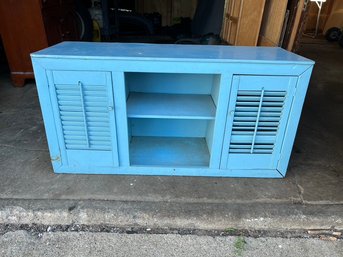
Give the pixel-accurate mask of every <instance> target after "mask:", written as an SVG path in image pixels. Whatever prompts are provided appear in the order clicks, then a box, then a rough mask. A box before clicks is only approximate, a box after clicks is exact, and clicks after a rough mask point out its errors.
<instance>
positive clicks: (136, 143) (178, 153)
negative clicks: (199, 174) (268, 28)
mask: <svg viewBox="0 0 343 257" xmlns="http://www.w3.org/2000/svg"><path fill="white" fill-rule="evenodd" d="M209 160H210V154H209V151H208V148H207V144H206V140H205V138H191V137H137V136H135V137H132V138H131V142H130V163H131V165H136V166H171V167H174V166H175V167H177V166H178V167H180V166H183V167H194V166H195V167H197V166H198V167H206V166H207V167H208V166H209Z"/></svg>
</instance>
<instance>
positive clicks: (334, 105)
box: [0, 42, 343, 228]
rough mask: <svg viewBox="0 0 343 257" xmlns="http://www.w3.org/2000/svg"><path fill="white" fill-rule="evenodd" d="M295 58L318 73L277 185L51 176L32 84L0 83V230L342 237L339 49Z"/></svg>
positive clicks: (312, 50)
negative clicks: (175, 230)
mask: <svg viewBox="0 0 343 257" xmlns="http://www.w3.org/2000/svg"><path fill="white" fill-rule="evenodd" d="M301 54H302V55H304V56H306V57H308V58H311V59H314V60H315V61H316V66H315V69H314V72H313V76H312V79H311V84H310V88H309V91H308V94H307V98H306V102H305V105H304V109H303V114H302V118H301V122H300V125H299V129H298V134H297V137H296V141H295V145H294V149H293V154H292V157H291V162H290V165H289V169H288V173H287V176H286V178H284V179H245V178H207V177H159V176H115V175H63V174H54V173H53V172H52V168H51V164H50V157H49V153H48V149H47V142H46V138H45V131H44V126H43V121H42V117H41V112H40V109H39V103H38V98H37V91H36V88H35V84H34V83H33V82H32V83H29V84H28V85H26V86H25V87H24V88H13V87H12V86H11V85H10V81H9V77H8V75H7V74H5V73H3V74H0V222H3V223H6V222H28V223H30V222H35V221H36V220H38V221H40V222H43V223H45V224H49V223H50V224H51V222H55V223H56V222H62V221H63V222H66V223H67V222H86V223H87V222H88V223H94V222H108V223H111V222H112V223H115V224H120V223H122V224H125V225H130V224H138V225H144V224H145V225H146V224H152V225H156V226H168V225H170V224H177V226H181V227H187V226H191V227H207V228H210V227H216V228H220V227H221V228H222V227H223V226H224V227H225V226H227V227H229V226H233V227H237V226H241V227H244V226H249V227H254V226H255V227H268V226H270V227H273V228H276V227H277V226H279V227H280V226H283V227H287V226H290V227H294V228H299V227H301V226H303V227H313V228H315V227H320V228H328V227H332V226H334V227H342V226H343V225H342V224H343V220H342V213H343V194H342V186H343V168H342V167H343V135H342V131H343V119H342V113H343V104H342V103H343V85H342V81H343V73H342V72H341V67H342V66H343V58H338V56H339V55H342V49H341V48H339V47H338V46H337V45H336V44H327V43H326V42H321V43H320V44H318V45H311V44H306V45H304V46H303V47H302V48H301ZM47 203H48V204H47ZM49 203H54V204H56V206H59V209H58V208H57V207H56V206H55V207H54V206H51V205H50V204H49ZM70 203H73V204H74V205H73V204H72V205H69V204H70ZM86 203H87V204H86ZM72 206H76V207H75V210H74V211H69V210H68V208H71V207H72ZM106 206H107V208H106ZM190 206H191V207H192V208H190ZM168 208H169V209H168ZM111 213H114V214H115V215H114V216H111V215H110V214H111ZM25 215H26V216H25ZM37 215H38V216H37ZM39 215H40V216H39ZM125 215H126V218H123V216H125ZM316 215H317V216H316ZM260 218H262V220H260ZM280 221H282V222H283V223H282V224H281V223H280ZM286 225H287V226H286Z"/></svg>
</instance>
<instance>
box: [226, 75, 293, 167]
mask: <svg viewBox="0 0 343 257" xmlns="http://www.w3.org/2000/svg"><path fill="white" fill-rule="evenodd" d="M242 78H243V79H246V81H245V83H246V82H252V81H253V80H254V79H256V80H257V81H258V83H257V84H258V85H257V86H255V85H253V86H250V85H249V84H248V85H247V84H244V82H243V83H242V84H241V83H240V80H241V79H242ZM259 78H261V81H263V80H264V79H265V80H268V79H270V80H271V81H276V80H277V79H281V78H283V79H288V85H287V86H286V83H285V82H286V80H285V81H284V83H283V84H284V85H282V86H281V87H276V86H275V87H274V86H273V85H268V84H266V85H265V86H263V88H265V90H269V91H273V90H275V91H284V90H286V91H287V98H286V99H285V102H284V113H282V117H281V119H280V121H281V120H282V123H281V124H280V127H278V130H277V134H276V141H275V143H274V147H275V148H274V150H273V153H272V154H254V156H251V157H249V154H235V155H234V156H235V157H236V158H237V160H236V161H241V162H242V163H243V162H244V164H242V166H241V167H240V166H236V165H231V166H230V165H229V161H230V160H229V158H230V153H229V148H230V142H231V136H232V135H231V132H232V127H233V118H234V114H235V107H236V98H237V93H238V91H239V90H253V91H254V90H260V89H261V88H262V86H261V84H263V82H261V81H259ZM249 80H250V81H249ZM297 84H298V76H283V75H282V76H278V75H259V76H256V75H233V77H232V85H231V93H230V102H229V107H228V110H227V118H226V125H225V134H224V140H223V150H222V157H221V164H220V168H221V169H222V170H251V172H253V170H275V171H276V170H277V167H278V162H279V160H280V157H281V154H282V153H283V151H284V150H283V147H284V139H285V135H286V133H287V129H288V126H289V118H290V114H291V111H292V105H293V101H294V96H295V92H296V89H297ZM287 144H291V145H293V142H287ZM231 156H232V154H231ZM250 158H251V159H253V160H254V162H256V163H254V164H253V165H250V163H248V162H251V160H249V159H250ZM269 159H270V160H269ZM268 162H270V163H269V165H266V166H265V167H264V164H265V163H268ZM248 164H249V165H248Z"/></svg>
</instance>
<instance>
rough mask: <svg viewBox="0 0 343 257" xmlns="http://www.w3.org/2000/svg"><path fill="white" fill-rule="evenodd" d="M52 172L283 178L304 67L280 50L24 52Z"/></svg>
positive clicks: (98, 47)
mask: <svg viewBox="0 0 343 257" xmlns="http://www.w3.org/2000/svg"><path fill="white" fill-rule="evenodd" d="M32 60H33V65H34V71H35V77H36V81H37V88H38V93H39V100H40V104H41V108H42V113H43V118H44V124H45V127H46V133H47V138H48V143H49V149H50V155H51V160H52V163H53V168H54V171H55V172H56V173H94V174H99V173H107V174H146V175H184V176H219V177H283V176H285V174H286V170H287V165H288V161H289V158H290V155H291V150H292V146H293V142H294V138H295V133H296V129H297V125H298V122H299V118H300V113H301V108H302V105H303V102H304V98H305V94H306V90H307V86H308V82H309V79H310V75H311V71H312V67H313V62H312V61H311V60H308V59H305V58H303V57H301V56H298V55H295V54H292V53H289V52H287V51H285V50H283V49H281V48H258V47H231V46H187V45H153V44H152V45H150V44H120V43H77V42H74V43H73V42H64V43H60V44H58V45H56V46H53V47H50V48H47V49H45V50H42V51H39V52H37V53H34V54H32Z"/></svg>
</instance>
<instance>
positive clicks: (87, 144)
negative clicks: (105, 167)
mask: <svg viewBox="0 0 343 257" xmlns="http://www.w3.org/2000/svg"><path fill="white" fill-rule="evenodd" d="M55 87H56V96H57V101H58V108H59V112H60V118H61V123H62V129H63V137H64V142H65V146H66V149H74V150H82V149H91V150H111V148H112V147H111V146H112V142H111V132H110V120H109V111H108V103H107V90H106V86H105V85H87V84H86V85H84V84H82V83H81V82H79V83H78V84H75V85H58V84H57V85H55Z"/></svg>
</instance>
